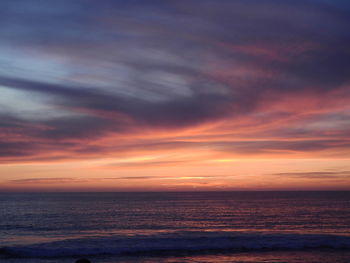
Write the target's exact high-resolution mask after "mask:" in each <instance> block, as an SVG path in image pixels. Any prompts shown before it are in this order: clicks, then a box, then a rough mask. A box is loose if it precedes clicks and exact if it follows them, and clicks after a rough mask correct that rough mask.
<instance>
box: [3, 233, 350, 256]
mask: <svg viewBox="0 0 350 263" xmlns="http://www.w3.org/2000/svg"><path fill="white" fill-rule="evenodd" d="M312 248H314V249H317V248H331V249H350V236H339V235H316V234H264V233H237V232H178V233H167V234H155V235H136V236H109V237H98V238H96V237H95V238H94V237H91V238H80V239H66V240H62V241H55V242H47V243H39V244H32V245H22V246H9V247H1V248H0V255H1V257H26V258H29V257H32V258H49V257H75V256H97V255H125V254H127V255H131V254H136V255H139V254H148V255H149V254H155V255H156V254H160V253H161V254H165V253H169V254H171V253H201V252H206V253H208V252H213V251H216V252H234V251H259V250H290V249H293V250H294V249H295V250H302V249H312Z"/></svg>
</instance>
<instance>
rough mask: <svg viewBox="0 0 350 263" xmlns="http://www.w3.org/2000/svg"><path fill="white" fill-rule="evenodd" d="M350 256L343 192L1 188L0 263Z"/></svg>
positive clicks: (349, 208) (348, 206) (349, 207)
mask: <svg viewBox="0 0 350 263" xmlns="http://www.w3.org/2000/svg"><path fill="white" fill-rule="evenodd" d="M83 257H85V258H89V259H90V260H91V262H92V263H113V262H192V263H193V262H245V263H247V262H250V263H255V262H306V263H308V262H332V263H335V262H344V263H345V262H346V263H348V262H350V192H312V191H310V192H166V193H165V192H164V193H0V261H1V262H3V263H24V262H26V263H27V262H28V263H34V262H38V263H58V262H62V263H69V262H72V263H73V262H74V261H75V260H76V259H78V258H83Z"/></svg>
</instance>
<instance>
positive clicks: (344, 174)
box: [273, 171, 350, 180]
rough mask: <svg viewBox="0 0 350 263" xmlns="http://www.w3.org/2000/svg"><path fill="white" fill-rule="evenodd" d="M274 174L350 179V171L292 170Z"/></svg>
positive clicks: (291, 176)
mask: <svg viewBox="0 0 350 263" xmlns="http://www.w3.org/2000/svg"><path fill="white" fill-rule="evenodd" d="M273 175H274V176H281V177H288V178H302V179H335V180H337V179H339V180H348V179H350V171H333V172H332V171H316V172H290V173H275V174H273Z"/></svg>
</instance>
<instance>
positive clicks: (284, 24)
mask: <svg viewBox="0 0 350 263" xmlns="http://www.w3.org/2000/svg"><path fill="white" fill-rule="evenodd" d="M0 25H1V26H0V190H1V191H180V190H350V1H348V0H344V1H342V0H302V1H301V0H283V1H282V0H176V1H175V0H173V1H167V0H158V1H156V0H149V1H142V0H138V1H136V0H125V1H121V0H101V1H96V0H57V1H51V0H25V1H22V0H1V2H0Z"/></svg>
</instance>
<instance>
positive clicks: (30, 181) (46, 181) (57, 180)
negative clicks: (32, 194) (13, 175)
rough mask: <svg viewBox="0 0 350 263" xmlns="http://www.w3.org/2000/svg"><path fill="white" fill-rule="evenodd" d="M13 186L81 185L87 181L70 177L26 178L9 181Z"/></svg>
mask: <svg viewBox="0 0 350 263" xmlns="http://www.w3.org/2000/svg"><path fill="white" fill-rule="evenodd" d="M9 182H10V183H14V184H61V183H81V182H87V179H79V178H71V177H57V178H26V179H15V180H9Z"/></svg>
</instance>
